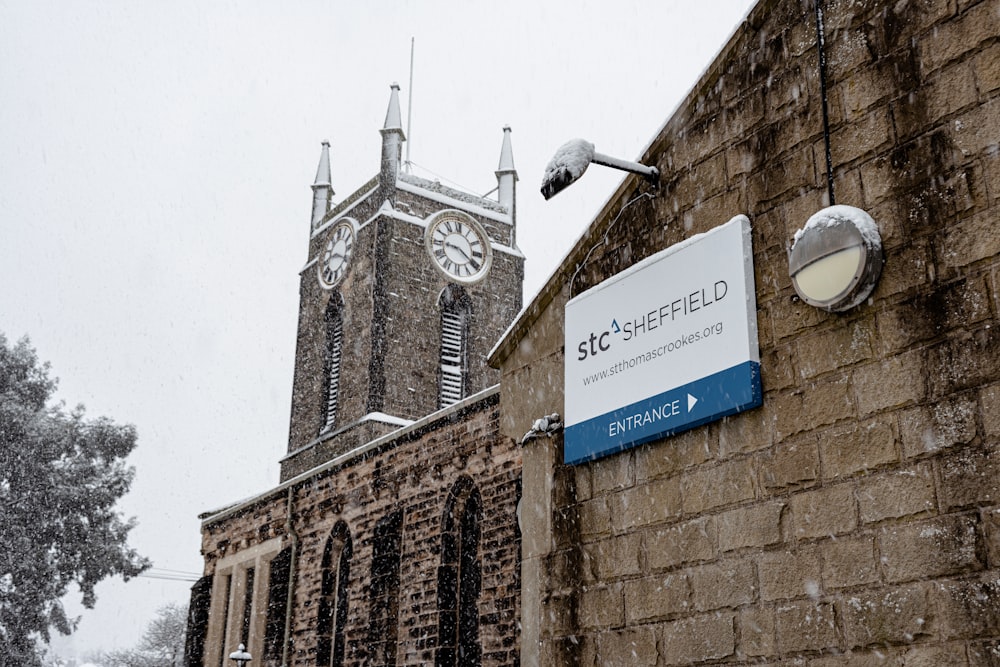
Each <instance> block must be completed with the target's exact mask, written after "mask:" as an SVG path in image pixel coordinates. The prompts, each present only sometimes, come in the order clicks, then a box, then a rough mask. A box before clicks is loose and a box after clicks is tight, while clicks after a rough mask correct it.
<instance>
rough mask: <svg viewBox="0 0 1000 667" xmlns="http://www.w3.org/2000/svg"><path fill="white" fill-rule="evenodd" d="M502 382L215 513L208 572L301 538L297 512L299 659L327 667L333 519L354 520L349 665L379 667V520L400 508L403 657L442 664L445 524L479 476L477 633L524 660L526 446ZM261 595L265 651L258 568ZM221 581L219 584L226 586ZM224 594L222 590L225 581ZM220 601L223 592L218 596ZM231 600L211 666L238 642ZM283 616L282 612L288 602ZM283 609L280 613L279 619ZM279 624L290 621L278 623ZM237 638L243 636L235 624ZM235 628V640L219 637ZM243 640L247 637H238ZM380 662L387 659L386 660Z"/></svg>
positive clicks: (220, 615)
mask: <svg viewBox="0 0 1000 667" xmlns="http://www.w3.org/2000/svg"><path fill="white" fill-rule="evenodd" d="M498 403H499V399H498V394H497V392H496V390H492V391H487V392H484V393H482V394H480V395H478V396H477V397H472V398H471V399H470V400H467V401H465V402H463V403H462V404H459V405H458V406H455V407H454V408H453V409H450V410H446V411H442V412H440V413H437V414H436V415H435V416H434V417H433V418H432V419H425V420H421V421H420V422H417V423H416V424H415V425H414V426H413V427H410V428H407V429H403V430H402V431H401V432H399V433H398V434H395V435H394V436H388V437H385V438H381V439H380V440H376V441H375V442H374V443H373V445H372V446H371V447H370V448H369V449H368V450H367V451H365V452H363V453H359V454H358V455H356V456H354V457H353V458H351V459H350V460H347V461H344V462H341V463H337V462H333V463H332V464H327V465H325V466H321V467H319V468H317V469H316V470H315V471H313V472H311V473H309V474H306V475H300V476H299V477H297V478H295V479H293V480H290V481H288V482H286V483H285V484H283V485H281V486H280V487H278V488H276V489H274V490H272V491H270V492H268V493H266V494H264V495H262V496H261V497H259V498H256V499H251V500H249V501H244V502H243V503H241V504H239V505H237V506H234V507H233V508H230V509H228V510H223V511H220V512H216V513H215V514H214V515H212V516H209V517H207V518H206V519H205V522H204V524H203V530H202V552H203V554H204V556H205V563H206V565H205V573H206V574H207V575H212V574H213V573H216V570H217V568H218V567H220V564H226V565H229V564H234V563H240V562H241V555H242V554H248V555H253V556H254V557H256V556H257V553H258V552H260V551H261V550H262V549H264V548H269V549H270V552H269V556H272V557H273V556H274V555H275V554H277V553H278V551H279V550H281V549H286V548H288V547H290V546H291V545H292V542H293V539H292V534H291V533H289V531H288V524H287V516H288V512H289V503H290V504H291V514H292V521H291V524H290V525H291V527H292V529H293V531H294V533H295V535H296V536H297V540H298V542H297V557H296V559H295V566H294V567H293V570H292V571H293V574H292V576H291V581H292V588H293V597H292V599H293V603H292V621H291V644H290V654H289V657H290V660H289V663H288V664H290V665H301V666H303V667H304V666H306V665H310V666H311V665H316V664H317V648H318V647H317V637H318V635H319V634H320V632H319V620H318V614H319V600H320V598H321V586H322V566H323V553H324V549H325V548H326V545H327V541H328V539H329V537H330V534H331V531H332V530H333V528H334V525H335V524H336V523H337V522H339V521H343V522H345V523H346V524H347V527H348V529H349V531H350V534H351V537H352V540H353V556H352V558H351V567H350V580H349V582H348V588H347V590H348V618H347V628H346V633H345V636H346V647H347V650H346V659H345V662H344V664H345V665H351V666H358V665H362V664H369V663H368V662H366V659H369V660H370V658H368V652H369V647H370V646H371V645H372V644H371V638H370V637H369V624H370V620H371V619H370V611H371V610H370V589H371V574H372V555H373V546H372V542H373V534H374V530H375V525H376V523H377V522H378V521H379V520H380V519H382V518H384V517H386V516H388V515H389V514H391V513H393V512H395V511H398V510H401V511H402V515H403V527H402V540H401V558H400V563H401V566H400V582H401V583H400V595H399V604H398V609H399V612H398V620H397V624H396V629H397V637H398V646H397V649H396V652H395V656H396V659H395V664H396V665H414V666H416V665H427V664H433V663H434V661H435V653H436V648H437V646H438V644H439V641H438V608H437V603H438V591H437V582H438V579H437V577H438V569H439V566H441V564H442V563H441V550H442V546H441V532H442V525H443V523H444V515H445V507H446V502H447V501H448V497H449V493H450V492H451V491H452V489H454V488H455V486H456V484H458V483H459V480H462V479H467V480H471V482H472V484H473V485H474V486H475V488H476V489H477V490H478V493H479V494H480V496H481V498H482V514H481V517H480V520H479V529H480V541H479V558H480V562H481V569H482V583H481V592H480V595H479V603H478V610H479V637H480V642H481V646H482V664H483V665H512V664H516V663H517V660H518V644H517V640H518V621H519V617H520V609H519V606H518V600H519V559H520V535H519V532H518V528H517V520H516V511H517V504H518V501H519V499H520V452H519V451H518V450H517V449H516V448H514V447H512V446H511V443H509V442H506V441H501V440H500V439H499V437H498V435H497V434H498V430H499V405H498ZM257 570H258V575H257V581H256V582H255V585H256V587H258V588H260V591H258V592H257V593H256V594H255V596H254V607H253V615H254V620H253V624H254V628H255V629H256V630H258V631H257V632H256V634H253V635H251V640H252V641H251V645H250V646H248V650H250V652H251V653H252V654H254V655H255V658H256V659H257V661H258V662H257V663H255V664H262V665H269V664H277V663H272V662H268V661H266V660H264V659H263V655H264V647H263V634H264V633H263V630H264V628H265V626H266V625H267V624H268V623H272V622H274V621H275V620H276V619H273V618H268V611H267V609H266V606H267V588H268V586H267V582H263V583H262V581H261V577H262V576H264V575H262V574H260V573H261V572H262V568H261V567H258V568H257ZM216 583H218V582H216ZM216 589H217V590H221V589H222V587H221V586H218V585H217V586H216ZM216 597H222V596H221V595H220V596H216ZM239 598H240V596H239V595H234V596H232V599H233V603H231V604H230V606H229V613H228V617H229V618H230V619H231V618H233V617H234V614H235V615H236V616H239V615H240V614H241V613H242V611H241V609H240V608H239V605H240V604H241V602H240V599H239ZM225 608H226V604H222V605H221V606H220V603H219V602H218V601H217V600H213V607H212V615H211V617H210V619H209V627H208V630H207V633H206V634H207V636H208V643H207V646H206V654H205V657H206V661H205V664H206V665H208V664H212V665H215V664H219V663H218V656H219V652H220V650H221V651H224V652H225V653H226V655H228V653H229V652H231V651H233V650H235V646H232V643H233V641H234V638H235V637H236V635H235V634H234V633H233V630H232V628H233V626H232V621H231V620H230V621H229V625H230V632H229V633H228V634H227V633H226V631H225V629H224V628H223V627H220V626H223V625H225V624H226V623H227V614H226V613H225V611H224V610H225ZM278 613H279V614H280V615H281V616H283V610H278ZM273 615H275V612H273V611H272V616H273ZM278 625H279V627H280V625H281V623H279V624H278ZM237 634H238V632H237ZM223 635H226V636H227V640H226V642H225V646H220V639H219V638H221V637H222V636H223ZM237 641H238V640H237ZM374 664H382V663H380V662H378V661H376V663H374Z"/></svg>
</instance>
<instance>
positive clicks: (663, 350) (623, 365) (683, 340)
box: [583, 322, 722, 385]
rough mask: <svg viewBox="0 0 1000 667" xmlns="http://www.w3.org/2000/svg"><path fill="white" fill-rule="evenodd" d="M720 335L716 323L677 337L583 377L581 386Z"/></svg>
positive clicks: (718, 323) (719, 324)
mask: <svg viewBox="0 0 1000 667" xmlns="http://www.w3.org/2000/svg"><path fill="white" fill-rule="evenodd" d="M721 333H722V322H716V323H715V324H713V325H711V326H707V327H705V328H704V329H699V330H698V331H693V332H691V333H688V334H685V335H683V336H679V337H677V338H675V339H673V340H671V341H669V342H666V343H663V344H662V345H658V346H656V347H653V348H650V349H649V350H647V351H646V352H643V353H640V354H637V355H635V356H632V357H628V358H626V359H621V360H619V361H617V362H615V363H614V364H612V365H611V366H608V367H607V368H605V369H604V370H601V371H599V372H597V373H593V374H591V375H587V376H585V377H584V378H583V384H584V385H591V384H595V383H597V382H600V381H601V380H606V379H607V378H610V377H614V376H616V375H619V374H621V373H625V372H627V371H629V370H631V369H633V368H635V367H637V366H641V365H642V364H646V363H649V362H651V361H655V360H656V359H658V358H660V357H663V356H666V355H668V354H671V353H673V352H680V351H685V350H687V348H688V346H689V345H695V344H697V343H698V342H700V341H703V340H705V339H707V338H711V337H712V336H718V335H719V334H721Z"/></svg>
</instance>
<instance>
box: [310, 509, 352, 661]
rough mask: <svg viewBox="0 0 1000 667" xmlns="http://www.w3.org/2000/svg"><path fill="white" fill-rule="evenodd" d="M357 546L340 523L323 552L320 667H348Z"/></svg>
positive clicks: (342, 523)
mask: <svg viewBox="0 0 1000 667" xmlns="http://www.w3.org/2000/svg"><path fill="white" fill-rule="evenodd" d="M353 551H354V543H353V541H352V540H351V533H350V531H349V530H348V528H347V524H345V523H344V522H343V521H338V522H337V525H335V526H334V527H333V530H332V531H331V532H330V537H329V539H328V540H327V541H326V550H325V551H324V552H323V583H322V588H321V589H320V602H319V618H318V619H317V620H318V627H317V631H318V633H317V634H318V637H319V645H318V650H317V661H316V664H318V665H321V667H340V666H341V665H343V664H344V628H345V627H346V626H347V585H348V581H349V580H350V576H351V556H352V554H353Z"/></svg>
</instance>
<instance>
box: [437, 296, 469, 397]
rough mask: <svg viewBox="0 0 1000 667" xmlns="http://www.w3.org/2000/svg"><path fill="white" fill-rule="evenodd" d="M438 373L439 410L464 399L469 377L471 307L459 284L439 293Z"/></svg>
mask: <svg viewBox="0 0 1000 667" xmlns="http://www.w3.org/2000/svg"><path fill="white" fill-rule="evenodd" d="M440 307H441V372H440V384H439V393H438V407H439V408H446V407H448V406H449V405H454V404H455V403H458V402H459V401H460V400H462V399H463V398H465V395H466V379H467V376H468V337H469V336H468V332H469V319H470V318H471V315H472V308H471V305H470V302H469V297H468V295H467V294H466V293H465V290H463V289H462V288H461V287H459V286H458V285H448V287H446V288H445V289H444V291H443V292H442V293H441V299H440Z"/></svg>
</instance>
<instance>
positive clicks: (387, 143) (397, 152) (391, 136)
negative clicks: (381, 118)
mask: <svg viewBox="0 0 1000 667" xmlns="http://www.w3.org/2000/svg"><path fill="white" fill-rule="evenodd" d="M390 88H392V93H391V94H390V95H389V109H388V111H386V114H385V126H384V127H383V128H382V129H381V130H379V132H381V133H382V168H381V170H380V171H379V186H380V188H381V190H382V192H381V196H382V199H385V200H388V201H389V202H390V203H392V204H395V203H396V177H397V176H399V163H400V160H401V159H402V157H403V142H404V141H406V136H405V135H404V134H403V121H402V116H401V115H400V113H399V84H398V83H395V82H393V84H392V86H390Z"/></svg>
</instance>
